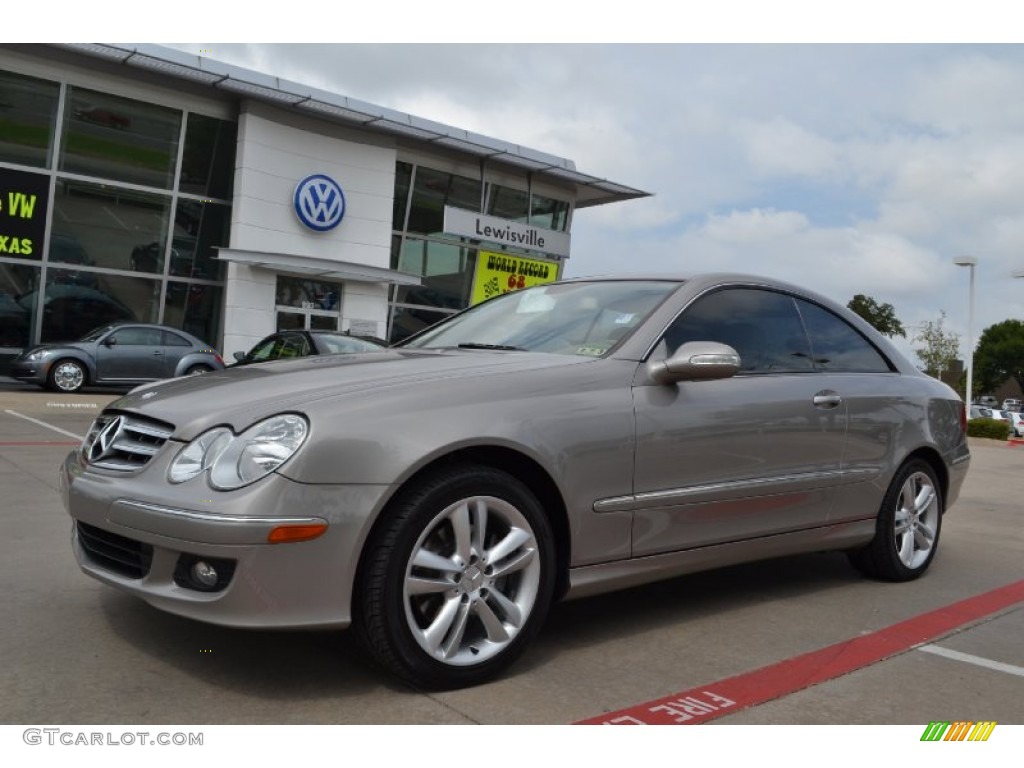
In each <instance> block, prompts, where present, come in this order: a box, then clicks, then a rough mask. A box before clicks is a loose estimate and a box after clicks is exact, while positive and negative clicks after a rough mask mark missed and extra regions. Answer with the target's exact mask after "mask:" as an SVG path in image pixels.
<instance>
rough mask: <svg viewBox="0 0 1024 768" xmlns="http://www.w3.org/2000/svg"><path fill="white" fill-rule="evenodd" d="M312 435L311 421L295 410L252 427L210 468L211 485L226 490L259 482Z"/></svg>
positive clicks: (225, 449)
mask: <svg viewBox="0 0 1024 768" xmlns="http://www.w3.org/2000/svg"><path fill="white" fill-rule="evenodd" d="M308 434H309V423H308V422H307V421H306V419H305V418H303V417H302V416H299V415H298V414H294V413H286V414H282V415H280V416H271V417H270V418H269V419H266V420H264V421H261V422H260V423H259V424H255V425H253V426H252V427H249V429H247V430H245V432H243V433H242V434H240V435H238V436H237V437H235V438H234V439H233V440H231V442H230V443H228V445H227V446H226V447H225V448H224V450H223V451H221V452H220V453H219V454H218V456H217V458H216V460H215V461H214V462H213V465H212V466H211V468H210V485H211V486H213V487H214V488H217V489H218V490H222V491H223V490H233V489H235V488H241V487H242V486H243V485H249V483H254V482H256V481H257V480H259V479H260V478H261V477H265V476H266V475H269V474H270V473H271V472H273V471H274V470H275V469H277V468H278V467H280V466H281V465H282V464H284V463H285V462H286V461H288V459H290V458H291V457H292V456H293V455H294V454H295V452H296V451H297V450H299V448H300V447H301V446H302V443H303V442H305V440H306V436H307V435H308Z"/></svg>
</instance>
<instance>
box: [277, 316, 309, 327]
mask: <svg viewBox="0 0 1024 768" xmlns="http://www.w3.org/2000/svg"><path fill="white" fill-rule="evenodd" d="M305 327H306V316H305V314H303V313H302V312H278V313H277V329H278V330H279V331H286V330H292V329H297V330H302V329H303V328H305Z"/></svg>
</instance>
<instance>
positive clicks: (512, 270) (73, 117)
mask: <svg viewBox="0 0 1024 768" xmlns="http://www.w3.org/2000/svg"><path fill="white" fill-rule="evenodd" d="M646 194H647V193H645V192H642V191H640V190H636V189H632V188H630V187H627V186H624V185H621V184H617V183H615V182H610V181H608V180H605V179H600V178H597V177H593V176H590V175H588V174H585V173H582V172H579V171H577V170H576V168H575V165H574V164H573V163H572V161H570V160H567V159H564V158H559V157H555V156H552V155H548V154H546V153H543V152H540V151H536V150H531V149H528V148H524V147H521V146H518V145H515V144H510V143H508V142H506V141H503V140H499V139H493V138H490V137H485V136H480V135H476V134H471V133H469V132H467V131H464V130H461V129H458V128H455V127H452V126H448V125H444V124H442V123H436V122H433V121H429V120H423V119H421V118H417V117H414V116H412V115H407V114H404V113H401V112H396V111H394V110H389V109H385V108H383V107H378V106H375V105H372V104H367V103H365V102H359V101H355V100H352V99H348V98H346V97H344V96H341V95H338V94H333V93H329V92H325V91H320V90H317V89H314V88H310V87H308V86H303V85H300V84H297V83H291V82H287V81H283V80H281V79H279V78H277V77H273V76H271V75H267V74H263V73H258V72H253V71H250V70H245V69H241V68H238V67H234V66H231V65H228V64H225V63H223V62H219V61H215V60H212V59H208V58H204V57H196V56H191V55H188V54H184V53H182V52H180V51H176V50H172V49H168V48H163V47H160V46H149V45H137V46H124V45H119V46H113V45H97V44H83V45H77V44H75V45H20V44H19V45H3V46H0V356H3V355H7V356H12V355H14V354H16V353H17V352H19V351H20V350H21V349H24V348H25V347H28V346H31V345H34V344H38V343H47V342H51V341H61V340H67V339H70V338H77V337H78V336H80V335H82V334H84V333H86V332H88V331H89V330H90V329H91V328H93V327H95V326H97V325H100V324H103V323H107V322H115V321H120V320H134V321H140V322H153V323H162V324H164V325H168V326H172V327H177V328H182V329H184V330H186V331H189V332H192V333H194V334H195V335H197V336H199V337H200V338H203V339H204V340H206V341H208V342H210V343H212V344H214V345H215V346H217V347H218V348H219V349H221V350H222V351H223V352H224V353H225V356H230V354H231V353H233V352H235V351H241V350H245V349H248V348H249V347H251V346H252V344H253V343H255V342H256V341H258V340H259V339H260V338H262V337H263V336H266V335H267V334H270V333H272V332H274V331H276V330H281V329H285V328H311V329H325V330H326V329H330V330H339V331H343V332H350V333H352V334H353V335H363V336H373V337H379V338H385V339H387V340H389V341H392V342H394V341H398V340H401V339H402V338H405V337H406V336H408V335H410V334H412V333H415V332H416V331H418V330H420V329H422V328H424V327H427V326H429V325H431V324H432V323H434V322H436V321H438V320H440V319H443V318H444V317H445V316H446V315H448V314H451V313H453V312H457V311H459V310H461V309H463V308H465V307H466V306H468V305H469V304H471V303H475V302H477V301H480V300H483V299H485V298H487V297H489V296H490V295H493V294H494V293H500V292H504V291H506V290H513V289H515V288H517V287H522V286H523V285H524V284H525V285H529V284H532V283H534V282H538V281H540V282H542V281H546V280H551V279H555V278H557V277H558V276H559V275H560V274H561V268H562V265H563V263H564V260H565V259H566V258H568V256H569V254H570V242H571V223H572V214H573V211H574V210H575V209H576V208H579V207H583V206H589V205H599V204H605V203H610V202H615V201H620V200H628V199H632V198H636V197H641V196H644V195H646Z"/></svg>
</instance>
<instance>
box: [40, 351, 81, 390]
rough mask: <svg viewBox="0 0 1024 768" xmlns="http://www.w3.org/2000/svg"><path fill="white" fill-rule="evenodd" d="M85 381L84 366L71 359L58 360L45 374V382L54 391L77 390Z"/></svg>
mask: <svg viewBox="0 0 1024 768" xmlns="http://www.w3.org/2000/svg"><path fill="white" fill-rule="evenodd" d="M87 381H88V374H87V373H86V370H85V366H84V365H82V364H81V363H80V362H78V361H77V360H71V359H64V360H58V361H57V362H56V363H54V364H53V367H52V368H50V373H49V375H48V376H47V384H48V386H49V387H50V389H52V390H53V391H54V392H69V393H70V392H77V391H78V390H80V389H81V388H82V387H84V386H85V384H86V382H87Z"/></svg>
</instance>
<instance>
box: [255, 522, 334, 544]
mask: <svg viewBox="0 0 1024 768" xmlns="http://www.w3.org/2000/svg"><path fill="white" fill-rule="evenodd" d="M326 530H327V523H315V524H313V525H279V526H277V527H276V528H274V529H273V530H271V531H270V533H268V534H267V542H268V543H270V544H290V543H292V542H295V541H310V540H311V539H315V538H317V537H319V536H322V535H323V534H324V532H325V531H326Z"/></svg>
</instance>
